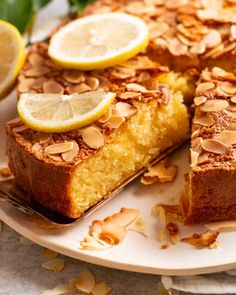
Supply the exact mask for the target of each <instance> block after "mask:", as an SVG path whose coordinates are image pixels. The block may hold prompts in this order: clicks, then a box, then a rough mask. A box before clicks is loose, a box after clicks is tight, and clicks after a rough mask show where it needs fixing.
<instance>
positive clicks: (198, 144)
mask: <svg viewBox="0 0 236 295" xmlns="http://www.w3.org/2000/svg"><path fill="white" fill-rule="evenodd" d="M202 141H203V139H202V137H195V138H194V139H192V144H191V146H192V150H193V151H195V152H197V153H199V154H200V153H201V152H202Z"/></svg>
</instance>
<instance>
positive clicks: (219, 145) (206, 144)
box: [202, 138, 229, 154]
mask: <svg viewBox="0 0 236 295" xmlns="http://www.w3.org/2000/svg"><path fill="white" fill-rule="evenodd" d="M202 148H203V149H204V150H205V151H207V152H210V153H215V154H224V153H226V152H227V151H228V150H229V148H228V147H227V146H226V145H225V144H224V143H223V142H221V141H219V140H216V139H211V138H209V139H204V140H203V141H202Z"/></svg>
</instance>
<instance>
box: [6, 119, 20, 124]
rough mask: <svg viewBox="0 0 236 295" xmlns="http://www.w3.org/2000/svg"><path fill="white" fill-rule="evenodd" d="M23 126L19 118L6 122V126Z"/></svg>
mask: <svg viewBox="0 0 236 295" xmlns="http://www.w3.org/2000/svg"><path fill="white" fill-rule="evenodd" d="M20 123H21V124H23V122H22V121H21V119H20V118H19V117H16V118H14V119H12V120H9V121H7V124H20Z"/></svg>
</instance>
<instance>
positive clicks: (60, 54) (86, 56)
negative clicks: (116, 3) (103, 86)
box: [48, 13, 148, 70]
mask: <svg viewBox="0 0 236 295" xmlns="http://www.w3.org/2000/svg"><path fill="white" fill-rule="evenodd" d="M147 45H148V28H147V25H146V24H145V23H144V21H143V20H141V19H140V18H138V17H136V16H131V15H129V14H125V13H106V14H101V15H92V16H87V17H83V18H79V19H77V20H74V21H72V22H70V23H69V24H67V25H65V26H64V27H62V28H61V29H60V30H59V31H58V32H57V33H55V34H54V35H53V37H52V38H51V41H50V44H49V50H48V53H49V55H50V57H51V58H52V59H53V60H54V61H55V62H57V63H58V64H60V65H62V66H64V67H68V68H74V69H80V70H96V69H102V68H106V67H109V66H113V65H115V64H118V63H120V62H123V61H125V60H127V59H129V58H131V57H133V56H134V55H136V54H137V53H139V52H140V51H142V50H143V49H144V48H145V47H146V46H147Z"/></svg>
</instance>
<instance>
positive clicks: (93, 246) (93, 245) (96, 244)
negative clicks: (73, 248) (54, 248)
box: [80, 236, 111, 251]
mask: <svg viewBox="0 0 236 295" xmlns="http://www.w3.org/2000/svg"><path fill="white" fill-rule="evenodd" d="M80 247H81V249H82V250H87V251H103V250H107V249H109V248H110V247H111V245H109V247H108V246H105V245H104V244H102V243H100V241H98V239H97V238H94V237H92V236H86V237H84V240H83V241H81V242H80Z"/></svg>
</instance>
